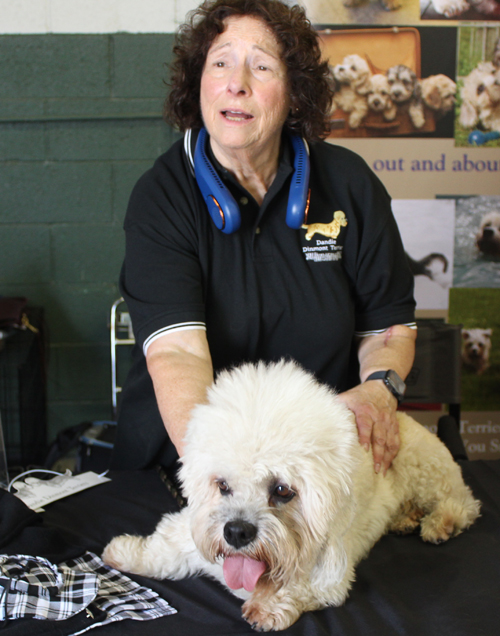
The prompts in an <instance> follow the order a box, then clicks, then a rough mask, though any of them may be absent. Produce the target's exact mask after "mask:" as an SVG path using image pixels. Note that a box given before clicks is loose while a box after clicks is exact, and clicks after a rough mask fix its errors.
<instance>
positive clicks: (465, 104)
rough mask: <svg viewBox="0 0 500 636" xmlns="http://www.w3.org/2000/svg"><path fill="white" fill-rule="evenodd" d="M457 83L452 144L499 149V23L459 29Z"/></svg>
mask: <svg viewBox="0 0 500 636" xmlns="http://www.w3.org/2000/svg"><path fill="white" fill-rule="evenodd" d="M457 85H458V94H457V98H458V99H457V108H456V120H455V144H456V145H457V146H470V145H476V146H483V147H485V148H487V147H493V148H500V25H498V26H496V27H491V26H486V25H481V26H475V25H474V26H462V27H460V28H459V29H458V59H457ZM497 158H498V157H497Z"/></svg>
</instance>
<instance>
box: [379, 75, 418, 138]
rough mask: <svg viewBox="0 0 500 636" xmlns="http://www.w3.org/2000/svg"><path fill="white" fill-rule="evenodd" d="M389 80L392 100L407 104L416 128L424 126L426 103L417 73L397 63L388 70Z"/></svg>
mask: <svg viewBox="0 0 500 636" xmlns="http://www.w3.org/2000/svg"><path fill="white" fill-rule="evenodd" d="M387 80H388V82H389V85H390V87H391V99H392V101H393V102H396V104H407V105H408V113H409V115H410V119H411V122H412V124H413V125H414V126H415V128H422V126H423V125H424V124H425V114H424V104H423V102H422V88H421V86H420V82H419V81H418V78H417V75H416V73H414V72H413V71H412V70H411V68H409V67H408V66H405V65H404V64H397V65H396V66H392V67H391V68H390V69H389V70H388V71H387Z"/></svg>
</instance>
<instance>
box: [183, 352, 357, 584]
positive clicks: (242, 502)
mask: <svg viewBox="0 0 500 636" xmlns="http://www.w3.org/2000/svg"><path fill="white" fill-rule="evenodd" d="M360 452H361V453H362V452H363V451H361V450H360V446H359V443H358V438H357V431H356V425H355V423H354V417H353V415H352V413H351V412H350V411H349V410H348V409H347V408H346V407H345V406H344V405H343V404H341V403H340V401H339V400H338V399H337V398H336V397H335V394H334V393H333V392H332V391H331V390H330V389H328V388H327V387H326V386H324V385H321V384H319V383H318V382H317V381H315V380H314V378H313V377H312V376H311V375H310V374H308V373H306V372H305V371H303V370H302V369H300V368H299V367H297V366H296V365H295V364H293V363H285V362H281V363H277V364H272V365H269V366H266V365H264V364H259V365H244V366H242V367H240V368H237V369H235V370H233V371H231V372H224V373H221V374H220V375H219V377H218V378H217V381H216V382H215V385H214V386H213V387H212V388H211V390H210V391H209V394H208V403H207V404H206V405H200V406H198V407H196V409H195V411H194V413H193V417H192V420H191V422H190V425H189V427H188V433H187V436H186V446H185V455H184V458H183V465H182V468H181V471H180V477H181V481H182V483H183V490H184V494H185V495H186V496H187V498H188V502H189V507H190V508H191V513H192V514H191V520H192V535H193V539H194V541H195V543H196V545H197V547H198V549H199V550H200V552H201V553H202V554H203V556H204V557H205V558H207V559H208V560H210V561H212V562H213V561H215V560H217V559H218V558H222V559H224V573H225V576H226V582H227V584H228V586H229V587H232V588H235V589H236V588H240V587H245V588H246V589H247V590H248V591H251V590H253V588H254V587H255V586H256V585H257V584H258V585H259V586H261V587H262V586H264V585H266V584H270V583H272V584H273V585H276V584H279V582H280V581H281V582H284V581H285V580H287V579H288V578H289V577H293V576H294V575H296V574H298V573H303V572H304V571H310V570H311V569H312V568H313V566H314V564H315V563H316V561H317V560H318V558H319V555H320V553H321V550H322V547H324V545H325V542H326V537H327V536H328V535H329V534H330V533H331V529H332V527H334V526H338V528H339V537H341V536H342V534H343V532H345V530H346V529H347V527H348V526H349V523H350V520H351V513H352V510H351V507H350V499H349V493H350V488H351V475H352V473H353V470H354V467H355V465H356V464H357V462H358V461H359V453H360ZM338 552H339V554H338V562H339V566H338V567H339V576H341V575H343V572H340V570H341V569H342V567H344V568H345V564H344V565H343V554H342V546H341V545H339V551H338Z"/></svg>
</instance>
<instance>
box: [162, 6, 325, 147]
mask: <svg viewBox="0 0 500 636" xmlns="http://www.w3.org/2000/svg"><path fill="white" fill-rule="evenodd" d="M231 16H254V17H256V18H258V19H260V20H262V21H263V22H265V23H266V25H267V26H268V27H269V28H270V29H271V31H272V32H273V34H274V36H275V38H276V40H277V42H278V43H279V45H280V47H281V52H282V53H281V58H282V61H283V63H284V64H285V66H286V68H287V72H288V83H289V89H290V96H291V97H290V100H291V109H290V113H289V115H288V118H287V120H286V122H285V127H286V128H287V129H288V130H290V131H292V132H295V133H297V134H300V135H301V136H302V137H305V138H306V139H307V140H308V141H312V140H317V139H323V138H324V137H326V136H327V134H328V132H329V126H328V113H329V110H330V106H331V101H332V95H333V91H332V87H331V80H330V72H329V68H328V63H327V62H326V61H322V60H321V51H320V47H319V42H318V37H317V34H316V32H315V31H314V29H313V28H312V26H311V23H310V22H309V20H308V19H307V18H306V15H305V12H304V10H303V9H302V7H299V6H298V5H295V6H292V7H290V6H288V5H286V4H285V3H284V2H282V1H281V0H206V1H205V2H204V3H203V4H202V5H201V6H200V7H199V8H198V9H196V10H195V11H193V12H192V13H191V14H190V18H189V20H188V21H187V22H186V23H185V24H184V25H183V26H182V27H181V28H180V29H179V31H178V33H177V36H176V42H175V45H174V49H173V52H174V61H173V63H172V65H171V76H170V83H169V86H170V92H169V95H168V97H167V99H166V101H165V106H164V116H165V118H166V120H167V121H168V122H170V123H171V124H173V125H174V126H176V127H178V128H179V129H180V130H181V131H185V130H186V129H188V128H198V127H200V126H202V125H203V121H202V118H201V109H200V83H201V75H202V72H203V67H204V65H205V60H206V57H207V53H208V50H209V48H210V46H211V45H212V42H213V41H214V39H215V38H216V37H217V36H218V35H219V34H220V33H222V32H223V31H224V29H225V25H224V20H225V19H226V18H228V17H231Z"/></svg>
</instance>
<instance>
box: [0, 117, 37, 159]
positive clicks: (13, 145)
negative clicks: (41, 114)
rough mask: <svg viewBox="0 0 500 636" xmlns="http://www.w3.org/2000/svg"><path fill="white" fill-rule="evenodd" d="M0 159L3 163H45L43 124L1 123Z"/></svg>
mask: <svg viewBox="0 0 500 636" xmlns="http://www.w3.org/2000/svg"><path fill="white" fill-rule="evenodd" d="M0 157H1V159H2V161H15V160H16V159H18V160H21V161H36V160H39V161H43V159H44V158H45V143H44V127H43V124H8V123H5V124H3V123H0Z"/></svg>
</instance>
